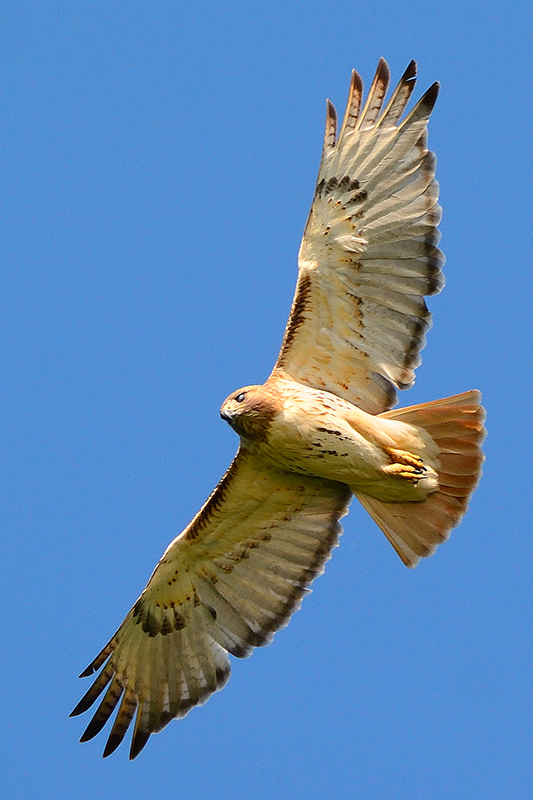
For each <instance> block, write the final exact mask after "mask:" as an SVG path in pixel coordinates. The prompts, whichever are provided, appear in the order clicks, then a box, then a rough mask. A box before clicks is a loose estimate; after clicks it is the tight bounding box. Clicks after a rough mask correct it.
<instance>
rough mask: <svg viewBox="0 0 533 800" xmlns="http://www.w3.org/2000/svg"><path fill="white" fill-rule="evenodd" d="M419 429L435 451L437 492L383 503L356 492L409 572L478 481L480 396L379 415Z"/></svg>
mask: <svg viewBox="0 0 533 800" xmlns="http://www.w3.org/2000/svg"><path fill="white" fill-rule="evenodd" d="M379 416H381V417H387V418H388V419H395V420H400V421H401V422H407V423H408V424H409V425H416V426H417V427H419V428H423V429H424V430H425V431H427V433H429V434H430V436H431V437H432V438H433V440H434V442H435V444H436V445H437V446H438V448H439V451H440V455H439V462H440V467H439V469H438V471H437V474H438V482H439V489H438V491H436V492H433V493H432V494H430V495H429V496H428V497H427V498H426V500H422V501H416V502H410V503H407V502H403V503H396V502H395V503H385V502H383V501H381V500H377V499H375V498H374V497H370V496H369V495H365V494H363V493H361V492H356V493H355V496H356V497H357V499H358V500H359V502H360V503H361V504H362V505H363V506H364V508H365V509H366V510H367V511H368V513H369V514H370V516H371V517H372V519H373V520H374V521H375V522H376V523H377V524H378V525H379V527H380V528H381V530H382V531H383V533H384V534H385V536H386V537H387V539H388V540H389V541H390V543H391V544H392V546H393V547H394V549H395V550H396V552H397V553H398V555H399V556H400V558H401V559H402V561H403V563H404V564H405V565H406V566H408V567H415V566H416V565H417V564H418V562H419V561H420V559H421V558H423V557H425V556H430V555H431V554H432V553H434V552H435V550H436V548H437V546H438V545H439V544H440V543H441V542H444V541H445V540H446V539H447V538H448V537H449V535H450V532H451V531H452V529H453V528H455V527H456V525H458V524H459V522H460V520H461V518H462V516H463V514H464V513H465V511H466V509H467V506H468V502H469V500H470V496H471V495H472V492H473V491H474V489H475V488H476V486H477V484H478V481H479V479H480V477H481V466H482V464H483V460H484V458H483V453H482V451H481V445H482V444H483V441H484V439H485V435H486V431H485V427H484V421H485V410H484V408H483V407H482V406H481V392H479V391H478V390H477V389H472V390H471V391H469V392H464V393H463V394H458V395H455V396H454V397H446V398H444V399H443V400H434V401H433V402H430V403H422V404H421V405H417V406H409V407H408V408H400V409H395V410H394V411H386V412H385V413H384V414H380V415H379Z"/></svg>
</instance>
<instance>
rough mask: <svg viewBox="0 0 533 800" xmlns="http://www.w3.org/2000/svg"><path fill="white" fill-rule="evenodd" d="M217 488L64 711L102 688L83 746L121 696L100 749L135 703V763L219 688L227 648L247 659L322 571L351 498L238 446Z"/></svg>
mask: <svg viewBox="0 0 533 800" xmlns="http://www.w3.org/2000/svg"><path fill="white" fill-rule="evenodd" d="M220 486H221V488H220V490H219V491H220V493H221V494H222V495H223V502H222V501H221V499H220V496H219V495H218V494H217V490H215V492H214V493H213V495H211V498H210V499H209V500H208V502H207V503H206V505H205V506H204V512H203V514H204V516H203V517H202V516H201V515H200V516H197V517H196V518H195V519H194V520H193V522H192V523H191V525H190V526H189V528H186V529H185V531H184V532H183V534H181V536H179V537H178V538H177V539H176V540H175V541H174V542H173V543H172V544H171V545H170V546H169V547H168V548H167V550H166V551H165V553H164V556H163V558H162V559H161V561H160V563H159V565H158V567H157V568H156V569H155V571H154V573H153V575H152V577H151V579H150V581H149V583H148V586H147V587H146V589H145V590H144V592H143V593H142V595H141V597H140V598H139V600H138V601H137V603H135V605H134V607H133V608H132V610H131V611H130V613H129V614H128V616H127V617H126V619H125V621H124V623H123V624H122V625H121V627H120V628H119V630H118V631H117V633H116V634H115V636H114V637H113V639H112V640H111V642H110V643H109V644H108V645H107V646H106V647H105V648H104V650H102V653H101V654H100V655H99V656H98V657H97V658H96V659H95V660H94V662H93V663H92V664H91V665H90V667H89V668H88V669H87V670H86V671H85V673H84V674H91V673H92V672H93V671H94V670H96V669H98V668H99V667H100V666H102V663H103V662H104V661H106V659H108V660H107V663H105V666H104V668H103V670H102V672H101V673H100V675H98V676H97V678H96V680H95V681H94V683H93V686H92V687H91V688H90V689H89V691H88V692H87V693H86V695H85V696H84V698H83V699H82V700H81V701H80V702H79V703H78V705H77V706H76V708H75V709H74V711H73V712H72V713H73V715H76V714H81V713H82V712H84V711H86V710H87V709H88V708H89V707H90V706H91V705H92V704H93V703H94V702H95V700H96V699H97V697H98V696H99V695H100V694H101V693H102V692H103V691H104V689H106V687H107V691H106V694H105V695H104V698H103V700H102V701H101V703H100V705H99V707H98V709H97V711H96V713H95V715H94V717H93V719H92V720H91V722H90V723H89V725H88V726H87V728H86V730H85V732H84V734H83V736H82V740H83V741H87V740H88V739H91V738H92V737H93V736H96V734H97V733H99V732H100V730H101V729H102V728H103V726H104V725H105V723H106V722H107V720H108V719H109V718H110V717H111V715H112V714H113V711H114V709H115V708H116V706H117V705H118V704H119V701H121V698H122V701H121V703H120V706H119V709H118V712H117V716H116V718H115V721H114V723H113V726H112V728H111V732H110V735H109V738H108V742H107V745H106V747H105V750H104V755H105V756H107V755H110V753H112V752H113V751H114V750H115V749H116V747H118V745H119V744H120V742H121V741H122V739H123V738H124V736H125V733H126V730H127V728H128V726H129V724H130V723H131V722H132V720H133V717H134V714H135V710H136V711H137V714H136V719H135V726H134V732H133V737H132V745H131V751H130V755H131V757H132V758H133V757H135V756H136V755H137V754H138V753H139V752H140V751H141V749H142V748H143V747H144V745H145V744H146V742H147V740H148V737H149V736H150V734H151V733H156V732H157V731H159V730H161V729H162V728H163V727H164V726H165V725H166V724H167V723H168V722H170V720H171V719H173V718H175V717H181V716H185V714H187V713H188V712H189V711H190V709H191V708H193V707H194V706H196V705H201V704H202V703H204V702H205V701H206V700H207V699H208V697H210V696H211V694H212V693H213V692H214V691H216V690H218V689H220V688H221V687H222V686H223V685H224V684H225V683H226V681H227V679H228V677H229V673H230V665H229V661H228V653H231V654H232V655H235V656H238V657H239V658H244V657H246V656H248V655H249V654H250V653H251V651H252V649H253V648H254V647H258V646H262V645H265V644H267V643H268V642H269V641H270V640H271V639H272V636H273V635H274V632H275V631H276V630H278V629H279V628H280V627H282V626H283V625H285V624H286V622H287V620H288V618H289V617H290V615H291V614H292V612H293V611H294V610H295V609H296V608H298V607H299V604H300V601H301V598H302V596H303V594H304V593H305V592H306V591H307V586H308V585H309V583H311V581H312V580H313V579H314V578H315V577H316V575H317V574H319V573H320V572H321V571H322V569H323V565H324V562H325V561H326V560H327V559H328V558H329V555H330V552H331V549H332V547H334V546H335V544H336V543H337V540H338V536H339V534H340V532H341V528H340V525H339V522H338V520H339V518H340V517H341V516H343V515H344V514H345V513H346V511H347V506H348V503H349V500H350V497H351V493H350V491H349V489H348V487H347V486H345V485H344V484H341V483H332V482H330V481H323V480H321V479H317V478H309V477H306V476H303V475H295V474H290V473H282V472H278V471H274V470H269V469H268V468H265V466H264V465H263V464H258V463H257V461H256V459H255V457H254V456H252V455H250V454H249V453H245V452H241V453H240V454H238V456H237V457H236V459H235V461H234V463H233V465H232V467H231V468H230V470H229V471H228V473H227V474H226V476H225V477H224V478H223V480H222V481H221V484H220ZM190 530H192V531H194V536H193V537H192V538H189V531H190ZM171 576H172V578H171ZM169 578H170V579H169Z"/></svg>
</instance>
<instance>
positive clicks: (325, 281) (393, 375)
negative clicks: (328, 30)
mask: <svg viewBox="0 0 533 800" xmlns="http://www.w3.org/2000/svg"><path fill="white" fill-rule="evenodd" d="M415 76H416V64H415V63H414V62H411V64H409V66H408V68H407V70H406V71H405V73H404V75H403V76H402V78H401V80H400V82H399V84H398V86H397V87H396V89H395V90H394V92H393V94H392V96H391V99H390V100H389V103H388V104H387V105H386V106H385V109H384V111H383V113H381V109H382V106H383V102H384V97H385V93H386V90H387V86H388V81H389V70H388V67H387V65H386V63H385V62H384V61H383V60H381V61H380V63H379V65H378V69H377V71H376V75H375V77H374V81H373V83H372V86H371V88H370V92H369V94H368V97H367V100H366V103H365V105H364V108H363V110H362V111H361V112H359V109H360V104H361V92H362V82H361V79H360V78H359V76H358V75H357V74H355V75H354V77H353V78H352V84H351V87H350V94H349V97H348V103H347V107H346V113H345V116H344V120H343V123H342V125H341V131H340V134H339V137H338V140H337V142H336V143H335V144H332V137H331V130H330V129H328V130H329V134H328V136H329V138H328V146H327V147H325V149H324V154H323V158H322V161H321V165H320V170H319V175H318V179H317V191H316V195H315V199H314V201H313V205H312V208H311V211H310V214H309V219H308V221H307V225H306V229H305V233H304V238H303V240H302V245H301V248H300V257H299V281H298V285H297V289H296V294H295V301H294V303H293V311H292V313H291V316H290V318H289V322H288V325H287V330H286V332H285V337H284V341H283V344H282V347H281V351H280V355H279V357H278V361H277V364H276V367H275V370H274V373H273V374H276V370H278V371H279V372H280V374H281V373H285V374H286V375H288V376H290V377H291V378H293V379H294V380H297V381H300V382H302V383H306V384H308V385H311V386H314V387H315V388H319V389H326V390H328V391H333V392H335V393H337V394H339V395H340V396H341V397H344V398H345V399H347V400H349V401H350V402H353V403H355V404H356V405H358V406H359V407H361V408H363V410H365V411H368V412H370V413H372V414H376V413H379V412H382V411H385V410H386V409H387V408H390V407H391V406H392V405H394V403H395V402H396V393H395V389H398V388H399V389H402V388H406V387H408V386H411V385H412V383H413V381H414V377H415V375H414V368H415V367H416V366H418V364H419V363H420V359H419V358H417V352H418V351H419V350H420V349H421V348H422V347H423V345H424V338H423V336H420V335H419V333H418V332H417V326H416V324H415V325H414V327H413V324H414V322H416V321H421V323H422V328H423V329H424V330H427V327H428V322H429V312H428V310H427V307H426V305H425V303H424V301H423V300H422V297H423V296H427V295H432V294H436V293H438V292H439V291H440V290H441V289H442V286H443V285H444V279H443V277H442V274H441V272H440V268H441V266H442V264H443V262H444V257H443V256H442V253H441V252H440V250H438V249H437V247H436V244H437V242H438V239H439V234H438V231H436V226H437V225H438V223H439V221H440V208H439V206H438V203H437V199H438V184H437V182H436V181H435V157H434V155H433V153H430V152H429V151H428V150H427V133H426V128H427V122H428V119H429V115H430V113H431V110H432V108H433V106H434V104H435V101H436V99H437V94H438V84H434V85H433V86H431V87H430V88H429V89H428V91H427V92H426V93H425V94H424V95H423V96H422V97H421V99H420V100H419V101H418V103H416V105H415V106H414V108H413V109H412V111H411V112H410V113H409V114H408V115H407V116H406V117H405V118H404V119H403V121H401V116H402V114H403V113H404V111H405V106H406V105H407V102H408V100H409V98H410V96H411V93H412V91H413V87H414V83H415ZM380 113H381V116H380ZM328 118H329V117H328ZM348 252H352V253H354V255H355V260H354V262H353V264H352V266H351V268H350V264H348V265H347V263H346V256H345V254H346V253H348ZM414 259H416V262H415V261H414ZM404 262H407V263H404ZM334 275H340V277H341V279H342V280H343V282H345V283H346V284H347V285H346V289H345V290H344V292H339V291H331V290H330V287H331V286H332V285H333V284H334V278H333V276H334ZM382 276H387V277H386V278H384V277H382ZM303 281H305V282H306V292H305V296H303V295H302V293H301V290H300V286H301V285H302V282H303ZM346 296H351V297H353V298H354V301H355V302H353V303H352V304H351V305H350V306H349V308H350V311H349V314H350V316H351V318H352V319H353V320H354V323H355V324H349V322H348V319H347V316H346V313H345V312H344V311H342V307H343V297H346ZM376 307H381V309H382V312H383V314H382V316H383V317H384V318H385V319H386V318H387V316H388V315H389V314H392V315H393V317H394V318H393V319H392V320H391V323H390V325H386V327H388V328H390V330H391V331H398V333H399V336H398V343H397V345H396V346H395V345H394V342H392V341H391V338H392V337H391V336H389V337H388V338H386V339H385V340H383V341H382V344H381V346H380V347H378V346H377V344H376V343H377V341H378V339H377V336H375V335H373V334H372V322H371V320H370V317H373V316H375V315H376ZM385 324H386V323H385ZM324 329H326V330H327V332H328V333H329V335H324ZM413 330H414V331H415V333H414V334H413V333H411V332H412V331H413ZM362 340H363V341H364V342H366V344H364V343H363V344H362ZM384 341H385V342H386V343H387V346H388V350H384V347H383V342H384ZM343 342H346V343H347V344H348V345H349V346H350V345H351V347H349V348H348V349H345V348H344V347H343V344H342V343H343ZM354 347H355V348H357V349H358V351H359V352H364V353H365V356H366V358H365V361H366V365H365V370H364V371H363V372H361V370H360V369H355V368H354V355H353V348H354ZM321 348H324V350H326V351H327V358H324V357H322V356H321V352H320V351H321ZM406 351H407V352H408V353H409V356H408V360H409V361H410V367H409V375H408V376H406V375H405V369H404V368H405V364H406V355H405V352H406ZM317 365H320V368H319V369H318V370H317V369H316V367H317ZM339 376H342V384H344V386H345V387H347V388H342V386H341V387H339Z"/></svg>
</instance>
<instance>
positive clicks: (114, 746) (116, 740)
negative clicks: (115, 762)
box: [102, 733, 124, 758]
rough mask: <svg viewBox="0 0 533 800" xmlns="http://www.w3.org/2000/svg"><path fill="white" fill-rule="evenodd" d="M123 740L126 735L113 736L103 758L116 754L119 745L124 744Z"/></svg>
mask: <svg viewBox="0 0 533 800" xmlns="http://www.w3.org/2000/svg"><path fill="white" fill-rule="evenodd" d="M123 738H124V733H122V734H115V735H113V734H111V735H110V736H109V739H108V740H107V743H106V746H105V748H104V752H103V753H102V758H107V757H108V756H110V755H111V753H114V752H115V750H116V749H117V747H118V746H119V744H120V743H121V742H122V740H123Z"/></svg>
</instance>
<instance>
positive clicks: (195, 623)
mask: <svg viewBox="0 0 533 800" xmlns="http://www.w3.org/2000/svg"><path fill="white" fill-rule="evenodd" d="M415 79H416V64H415V62H414V61H412V62H411V63H410V64H409V66H408V67H407V69H406V71H405V73H404V74H403V76H402V78H401V79H400V82H399V83H398V86H397V87H396V88H395V89H394V91H393V92H392V95H391V97H390V99H389V100H388V102H387V103H386V104H384V100H385V96H386V94H387V89H388V85H389V68H388V66H387V63H386V62H385V61H384V60H383V59H381V60H380V62H379V65H378V68H377V71H376V74H375V76H374V79H373V82H372V85H371V87H370V90H369V92H368V96H367V98H366V101H365V102H364V104H363V102H362V100H363V85H362V81H361V78H360V77H359V75H358V73H357V72H355V71H354V72H353V73H352V81H351V86H350V92H349V96H348V104H347V107H346V112H345V115H344V119H343V122H342V125H341V126H340V130H339V131H338V132H337V115H336V112H335V108H334V106H333V105H332V104H331V103H330V102H329V101H328V102H327V115H326V131H325V137H324V146H323V151H322V160H321V163H320V169H319V173H318V180H317V185H316V190H315V195H314V198H313V203H312V206H311V211H310V213H309V217H308V220H307V224H306V226H305V231H304V235H303V239H302V243H301V247H300V252H299V259H298V265H299V271H298V280H297V284H296V291H295V295H294V300H293V304H292V308H291V312H290V316H289V320H288V323H287V327H286V330H285V335H284V338H283V343H282V346H281V351H280V353H279V356H278V360H277V362H276V364H275V366H274V369H273V370H272V373H271V375H270V376H269V378H268V380H267V381H266V382H265V383H264V384H262V385H261V386H247V387H245V388H243V389H239V390H238V391H236V392H234V393H233V394H231V395H230V396H229V397H228V398H227V399H226V400H225V401H224V403H223V404H222V408H221V411H220V413H221V416H222V418H223V419H225V420H226V421H227V422H228V423H229V425H230V426H231V427H232V428H233V429H234V430H235V431H236V433H237V434H238V435H239V437H240V445H239V449H238V452H237V454H236V456H235V458H234V460H233V463H232V464H231V466H230V467H229V469H228V470H227V472H226V474H225V475H224V476H223V478H222V480H221V481H220V483H219V484H218V486H217V487H216V489H215V490H214V491H213V493H212V494H211V496H210V497H209V498H208V500H207V501H206V503H205V504H204V505H203V507H202V508H201V509H200V511H199V512H198V513H197V514H196V516H195V517H194V519H193V520H192V521H191V522H190V524H189V525H188V526H187V527H186V528H185V530H184V531H183V532H182V533H180V535H179V536H178V537H177V538H176V539H174V541H173V542H171V543H170V545H169V546H168V547H167V549H166V551H165V552H164V553H163V556H162V558H161V560H160V561H159V563H158V564H157V566H156V568H155V570H154V572H153V574H152V577H151V578H150V580H149V582H148V585H147V586H146V588H145V589H144V591H143V592H142V594H141V596H140V597H139V599H138V600H137V601H136V603H135V604H134V606H133V608H132V609H131V611H130V612H129V613H128V615H127V616H126V619H125V620H124V622H123V623H122V625H121V626H120V628H119V629H118V631H117V632H116V633H115V635H114V636H113V637H112V638H111V640H110V641H109V643H108V644H107V645H106V646H105V647H104V649H103V650H102V651H101V653H100V654H99V655H98V656H97V657H96V658H95V659H94V661H93V662H92V663H91V664H90V665H89V666H88V667H87V669H86V670H85V671H84V672H83V673H82V677H85V676H89V675H92V674H93V673H95V672H97V671H98V670H101V671H100V672H99V674H98V676H97V677H96V679H95V681H94V683H93V684H92V686H91V687H90V689H89V690H88V692H87V693H86V694H85V696H84V697H83V698H82V700H81V701H80V702H79V703H78V705H77V706H76V708H75V709H74V711H73V712H72V715H77V714H81V713H82V712H84V711H86V710H87V709H88V708H89V707H90V706H92V705H93V703H94V702H95V701H96V700H97V698H98V697H99V696H100V695H101V694H102V693H104V694H103V699H102V700H101V702H100V704H99V705H98V708H97V710H96V712H95V714H94V716H93V718H92V720H91V721H90V723H89V725H88V727H87V729H86V730H85V732H84V734H83V736H82V737H81V741H87V740H88V739H91V738H92V737H93V736H95V735H96V734H97V733H99V731H100V730H101V729H102V728H103V726H104V725H105V723H106V722H107V721H108V719H109V718H110V717H111V715H112V714H113V711H114V710H115V708H116V707H117V705H118V711H117V713H116V716H115V718H114V721H113V724H112V727H111V731H110V733H109V737H108V739H107V744H106V746H105V749H104V756H108V755H110V753H112V752H113V751H114V750H115V749H116V748H117V747H118V745H119V744H120V743H121V742H122V740H123V738H124V736H125V734H126V731H127V729H128V727H129V726H130V723H131V722H132V720H133V718H134V717H135V723H134V727H133V735H132V742H131V750H130V758H135V757H136V756H137V755H138V754H139V752H140V751H141V750H142V748H143V747H144V745H145V744H146V742H147V740H148V738H149V737H150V735H151V734H152V733H156V732H158V731H160V730H161V729H162V728H164V727H165V725H167V724H168V723H169V722H170V721H171V720H172V719H174V718H176V717H184V716H185V715H186V714H187V713H188V712H189V711H190V710H191V708H193V707H194V706H196V705H200V704H202V703H204V702H205V701H206V700H207V699H208V698H209V697H210V695H211V694H213V692H215V691H217V690H218V689H221V688H222V687H223V686H224V684H225V683H226V682H227V680H228V678H229V674H230V662H229V658H228V654H229V653H231V654H232V655H234V656H237V657H239V658H244V657H245V656H247V655H249V654H250V653H251V651H252V650H253V648H254V647H258V646H260V645H265V644H268V642H270V641H271V639H272V637H273V634H274V633H275V631H277V630H278V629H279V628H281V627H283V626H284V625H286V624H287V622H288V620H289V617H290V616H291V614H292V613H293V611H294V610H295V609H297V608H298V607H299V605H300V602H301V599H302V597H303V595H304V594H305V593H306V591H307V587H308V586H309V584H310V583H311V582H312V581H313V579H314V578H315V577H316V576H317V575H319V574H320V573H321V572H322V571H323V568H324V563H325V562H326V561H327V560H328V559H329V557H330V553H331V550H332V548H333V547H335V546H336V545H337V542H338V539H339V535H340V533H341V530H342V529H341V526H340V523H339V520H340V518H341V517H342V516H344V515H345V514H346V513H347V511H348V506H349V503H350V501H351V498H352V495H355V496H356V497H357V499H358V500H359V501H360V502H361V503H362V505H363V506H364V508H365V509H366V510H367V511H368V512H369V514H370V515H371V517H372V518H373V519H374V520H375V522H376V523H377V525H378V526H379V527H380V528H381V530H382V531H383V533H384V534H385V536H386V537H387V538H388V540H389V541H390V543H391V544H392V546H393V547H394V549H395V550H396V552H397V553H398V555H399V557H400V558H401V560H402V561H403V563H404V564H405V565H406V566H408V567H414V566H415V565H416V564H417V563H418V561H419V560H420V558H423V557H424V556H429V555H431V554H432V553H433V552H434V550H435V549H436V547H437V545H439V544H440V543H441V542H443V541H444V540H445V539H447V538H448V536H449V534H450V531H451V530H452V528H454V527H455V526H456V525H457V524H458V523H459V521H460V519H461V517H462V516H463V514H464V513H465V511H466V508H467V505H468V501H469V498H470V495H471V494H472V492H473V491H474V489H475V487H476V484H477V482H478V480H479V477H480V473H481V464H482V461H483V455H482V452H481V444H482V442H483V439H484V435H485V429H484V426H483V422H484V418H485V413H484V410H483V408H482V407H481V405H480V401H481V396H480V393H479V392H478V391H477V390H471V391H468V392H465V393H463V394H460V395H456V396H454V397H448V398H446V399H444V400H436V401H433V402H429V403H423V404H421V405H416V406H411V407H408V408H401V409H399V410H398V409H396V410H391V409H392V408H393V406H394V405H395V404H396V402H397V393H396V389H408V388H409V387H410V386H412V384H413V382H414V378H415V369H416V367H417V366H418V365H419V364H420V361H421V358H420V351H421V349H422V348H423V346H424V343H425V333H426V331H427V330H428V328H429V325H430V314H429V312H428V309H427V306H426V304H425V301H424V296H427V295H433V294H436V293H438V292H440V290H441V289H442V287H443V285H444V279H443V276H442V272H441V267H442V264H443V262H444V257H443V255H442V253H441V251H440V250H439V249H438V246H437V245H438V242H439V233H438V231H437V225H438V223H439V221H440V207H439V205H438V202H437V201H438V185H437V183H436V181H435V156H434V154H433V153H432V152H430V151H429V150H428V148H427V124H428V119H429V116H430V113H431V111H432V109H433V106H434V104H435V101H436V99H437V94H438V89H439V85H438V83H435V84H433V85H432V86H431V87H430V88H429V89H428V90H427V92H426V93H425V94H424V95H423V96H422V97H421V99H420V100H419V101H418V102H417V103H416V105H415V106H414V107H413V108H412V110H411V111H410V112H409V113H408V114H406V115H404V112H405V108H406V105H407V103H408V101H409V98H410V96H411V93H412V91H413V88H414V85H415Z"/></svg>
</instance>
